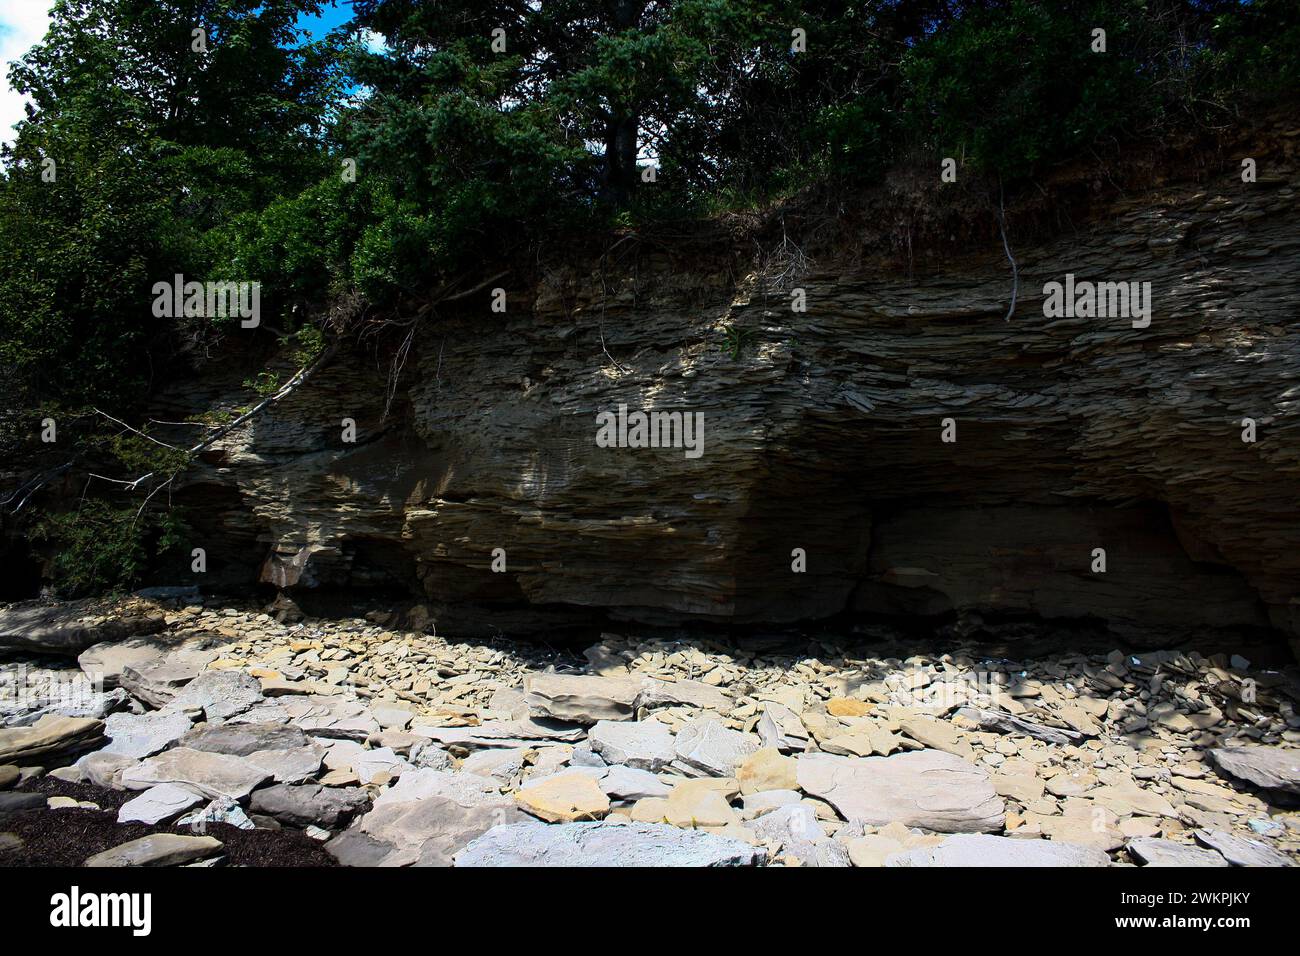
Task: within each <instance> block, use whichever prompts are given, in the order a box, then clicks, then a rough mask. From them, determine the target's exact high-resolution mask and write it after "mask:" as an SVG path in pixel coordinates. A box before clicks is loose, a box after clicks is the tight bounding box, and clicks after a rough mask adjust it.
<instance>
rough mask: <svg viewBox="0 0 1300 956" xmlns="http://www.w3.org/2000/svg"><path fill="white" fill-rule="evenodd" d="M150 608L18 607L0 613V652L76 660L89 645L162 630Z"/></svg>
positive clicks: (89, 603) (160, 618) (85, 603)
mask: <svg viewBox="0 0 1300 956" xmlns="http://www.w3.org/2000/svg"><path fill="white" fill-rule="evenodd" d="M163 626H164V619H163V615H162V613H161V612H160V611H157V610H155V609H152V608H140V607H138V606H137V607H136V608H125V609H124V608H121V607H113V606H110V605H105V604H103V602H98V601H95V600H91V599H88V600H84V601H72V602H66V603H62V604H55V605H47V604H20V605H16V606H14V607H10V608H6V609H5V610H2V611H0V648H9V649H13V650H18V651H34V652H37V653H41V654H65V655H68V656H71V657H75V656H76V655H78V654H80V653H81V652H82V651H84V650H86V648H88V647H90V646H91V645H92V644H96V643H98V642H100V641H117V640H122V639H123V638H126V637H131V636H133V635H137V634H152V633H155V632H157V631H160V630H162V628H163Z"/></svg>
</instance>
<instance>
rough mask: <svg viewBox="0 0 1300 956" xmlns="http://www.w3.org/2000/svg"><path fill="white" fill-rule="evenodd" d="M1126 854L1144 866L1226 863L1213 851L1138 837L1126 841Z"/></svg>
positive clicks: (1152, 838)
mask: <svg viewBox="0 0 1300 956" xmlns="http://www.w3.org/2000/svg"><path fill="white" fill-rule="evenodd" d="M1128 852H1129V855H1130V856H1131V857H1133V859H1135V860H1137V861H1138V862H1139V863H1141V864H1142V865H1144V866H1227V865H1228V861H1227V860H1225V859H1224V858H1223V856H1222V854H1220V853H1218V852H1217V851H1215V850H1203V849H1201V848H1200V847H1195V846H1187V845H1186V844H1183V843H1175V842H1174V841H1173V840H1162V839H1160V838H1158V837H1139V838H1138V839H1136V840H1129V841H1128Z"/></svg>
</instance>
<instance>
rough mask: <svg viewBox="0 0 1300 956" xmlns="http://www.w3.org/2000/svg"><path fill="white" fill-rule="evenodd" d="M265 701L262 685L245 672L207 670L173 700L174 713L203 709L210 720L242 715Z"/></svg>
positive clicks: (182, 689)
mask: <svg viewBox="0 0 1300 956" xmlns="http://www.w3.org/2000/svg"><path fill="white" fill-rule="evenodd" d="M261 702H262V685H261V684H260V683H259V682H258V680H257V678H256V677H253V676H251V675H249V674H245V673H244V672H243V671H236V670H221V671H205V672H204V673H202V674H200V675H199V676H198V677H196V678H194V679H193V680H192V681H190V682H189V683H188V684H186V685H185V686H184V687H183V688H181V690H180V691H179V692H178V693H177V694H176V696H175V697H173V698H172V701H171V707H172V709H173V710H202V711H203V714H204V716H205V717H206V718H207V719H208V720H224V719H226V718H227V717H233V716H235V715H236V714H242V713H243V712H244V711H246V710H248V709H249V708H250V707H252V706H253V705H255V704H260V703H261Z"/></svg>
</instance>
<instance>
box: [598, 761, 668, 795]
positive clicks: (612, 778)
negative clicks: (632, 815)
mask: <svg viewBox="0 0 1300 956" xmlns="http://www.w3.org/2000/svg"><path fill="white" fill-rule="evenodd" d="M590 769H593V770H596V771H597V772H599V770H600V768H596V767H593V768H590ZM596 782H597V783H598V784H599V785H600V789H601V790H603V791H605V793H606V794H607V795H608V796H610V797H612V798H613V799H615V800H641V799H643V798H645V797H666V796H668V794H669V793H671V792H672V788H671V787H669V786H668V785H667V784H666V783H664V782H663V781H662V780H660V779H659V778H658V777H656V776H655V775H654V774H652V773H651V772H650V771H648V770H637V769H636V768H635V767H624V766H615V767H610V768H609V769H608V770H606V771H605V772H604V773H603V774H601V776H600V777H599V779H597V780H596Z"/></svg>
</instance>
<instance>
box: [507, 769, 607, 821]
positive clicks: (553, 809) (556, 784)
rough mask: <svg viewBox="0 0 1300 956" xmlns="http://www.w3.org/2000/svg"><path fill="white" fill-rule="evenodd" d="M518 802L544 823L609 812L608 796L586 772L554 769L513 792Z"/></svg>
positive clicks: (587, 817) (590, 817) (597, 815)
mask: <svg viewBox="0 0 1300 956" xmlns="http://www.w3.org/2000/svg"><path fill="white" fill-rule="evenodd" d="M515 800H516V802H518V804H519V806H520V807H522V808H523V809H524V810H527V811H528V812H529V813H531V814H532V815H533V816H535V817H540V818H541V819H543V820H546V821H547V822H548V823H573V822H574V821H577V820H599V819H601V818H602V817H603V816H604V815H605V814H607V813H609V797H607V796H606V795H605V792H604V791H603V790H601V789H600V785H599V784H597V783H596V781H595V780H593V779H592V778H591V777H590V776H589V775H588V774H585V773H572V772H569V773H557V774H553V775H551V776H549V777H545V778H543V779H542V780H540V781H538V782H537V783H534V784H530V785H529V786H527V787H524V788H523V789H522V790H520V791H519V792H518V793H516V794H515Z"/></svg>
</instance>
